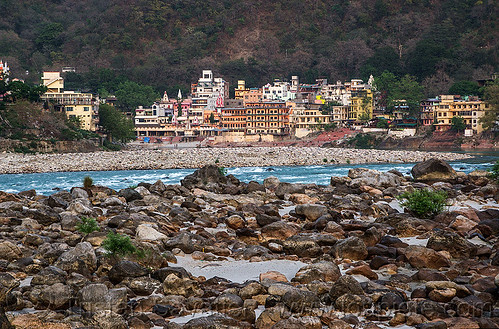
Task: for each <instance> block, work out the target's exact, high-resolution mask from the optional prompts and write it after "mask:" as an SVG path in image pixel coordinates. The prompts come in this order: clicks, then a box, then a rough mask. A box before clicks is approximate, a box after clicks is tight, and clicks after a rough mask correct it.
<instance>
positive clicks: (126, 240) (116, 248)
mask: <svg viewBox="0 0 499 329" xmlns="http://www.w3.org/2000/svg"><path fill="white" fill-rule="evenodd" d="M101 246H102V248H104V250H106V251H107V252H108V253H109V255H110V256H115V257H116V256H122V257H123V256H127V255H131V254H134V253H136V252H137V248H135V246H134V245H133V244H132V241H131V240H130V237H129V236H128V235H120V234H118V233H113V232H109V233H108V234H107V237H106V239H105V240H104V241H103V242H102V245H101Z"/></svg>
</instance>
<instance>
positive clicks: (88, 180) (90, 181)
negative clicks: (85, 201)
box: [83, 176, 94, 188]
mask: <svg viewBox="0 0 499 329" xmlns="http://www.w3.org/2000/svg"><path fill="white" fill-rule="evenodd" d="M93 185H94V180H93V179H92V177H90V176H85V177H84V178H83V187H84V188H91V187H92V186H93Z"/></svg>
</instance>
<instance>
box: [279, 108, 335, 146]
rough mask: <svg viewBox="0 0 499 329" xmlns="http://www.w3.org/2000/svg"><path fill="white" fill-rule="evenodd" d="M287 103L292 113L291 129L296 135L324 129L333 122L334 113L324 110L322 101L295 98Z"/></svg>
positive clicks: (300, 135) (305, 134) (302, 135)
mask: <svg viewBox="0 0 499 329" xmlns="http://www.w3.org/2000/svg"><path fill="white" fill-rule="evenodd" d="M286 104H287V106H288V107H289V108H290V113H291V114H290V121H291V130H292V132H293V133H294V135H295V136H296V137H299V138H301V137H304V136H307V135H308V134H310V133H311V132H314V131H319V130H323V129H324V128H326V126H327V125H330V124H332V123H333V116H332V113H329V112H323V111H322V106H323V104H322V102H321V101H310V100H309V99H295V100H293V101H290V102H287V103H286Z"/></svg>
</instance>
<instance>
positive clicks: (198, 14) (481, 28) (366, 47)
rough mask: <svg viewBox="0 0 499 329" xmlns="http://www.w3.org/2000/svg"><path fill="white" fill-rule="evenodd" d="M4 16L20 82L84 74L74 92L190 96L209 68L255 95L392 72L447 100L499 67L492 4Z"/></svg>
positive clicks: (62, 5) (340, 4)
mask: <svg viewBox="0 0 499 329" xmlns="http://www.w3.org/2000/svg"><path fill="white" fill-rule="evenodd" d="M0 10H1V12H2V13H3V14H2V15H1V16H0V58H1V59H4V60H8V61H9V64H10V67H11V69H12V71H13V75H14V76H17V77H19V78H23V79H27V80H31V81H35V82H37V80H38V79H39V73H40V72H42V70H45V69H52V70H54V69H55V70H60V68H61V67H62V66H74V67H76V68H77V73H76V74H73V77H72V80H73V82H72V83H73V85H72V86H71V87H70V86H68V87H67V89H68V90H71V89H78V88H81V89H84V88H87V89H89V90H92V91H95V92H97V91H100V92H109V93H115V92H116V91H117V90H118V89H119V88H118V86H119V85H120V83H123V82H125V81H127V80H130V81H134V82H137V83H141V84H143V85H150V86H152V87H153V88H154V89H155V90H156V91H157V92H158V91H162V90H167V91H168V92H169V93H174V92H176V91H177V89H178V88H179V87H180V88H182V91H187V90H188V89H189V84H190V83H191V82H193V81H194V80H195V79H196V78H197V77H198V76H199V74H200V72H201V70H202V69H206V68H211V69H213V70H214V71H215V73H216V74H221V75H223V77H224V78H225V79H227V80H229V81H230V83H231V85H232V86H234V85H235V82H236V80H237V79H240V78H245V79H246V80H247V84H248V86H252V87H254V86H261V85H262V84H264V83H266V82H268V81H270V80H271V79H273V78H277V77H279V78H281V77H283V78H289V77H290V76H291V75H294V74H297V75H299V76H300V79H301V80H302V81H304V82H313V80H314V79H315V78H316V77H319V76H322V77H326V78H329V79H331V80H332V81H336V80H344V79H349V78H357V77H360V78H363V79H367V78H368V77H369V75H370V74H373V75H374V76H378V75H380V74H381V73H383V72H384V71H385V70H387V71H390V72H392V73H394V74H395V75H396V76H397V77H398V78H401V77H404V76H405V75H406V74H409V75H411V76H414V77H415V78H416V79H417V81H418V82H419V83H421V84H422V85H423V86H424V87H425V90H426V94H430V95H436V94H438V93H442V92H447V91H448V89H449V88H450V87H451V86H452V85H453V83H454V82H459V81H466V80H470V81H472V80H474V79H476V78H485V77H489V76H490V73H492V72H493V71H495V70H496V71H497V69H498V63H499V58H498V56H497V54H498V53H499V51H498V45H499V29H498V27H497V22H498V6H497V2H496V1H492V0H480V1H476V0H436V1H428V0H393V1H388V0H349V1H344V0H317V1H298V0H277V1H262V0H242V1H230V0H224V1H219V0H204V1H201V0H173V1H166V0H130V1H100V0H84V1H72V0H57V1H46V0H3V1H1V2H0ZM103 69H104V70H103ZM26 70H28V71H29V72H28V73H29V74H27V73H26ZM70 80H71V79H70Z"/></svg>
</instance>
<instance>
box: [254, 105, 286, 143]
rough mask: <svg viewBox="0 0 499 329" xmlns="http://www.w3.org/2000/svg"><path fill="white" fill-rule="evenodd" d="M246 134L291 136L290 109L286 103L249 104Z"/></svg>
mask: <svg viewBox="0 0 499 329" xmlns="http://www.w3.org/2000/svg"><path fill="white" fill-rule="evenodd" d="M245 110H246V134H248V135H254V134H269V135H287V134H289V111H290V109H289V107H287V106H286V102H255V103H247V104H246V106H245Z"/></svg>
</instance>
